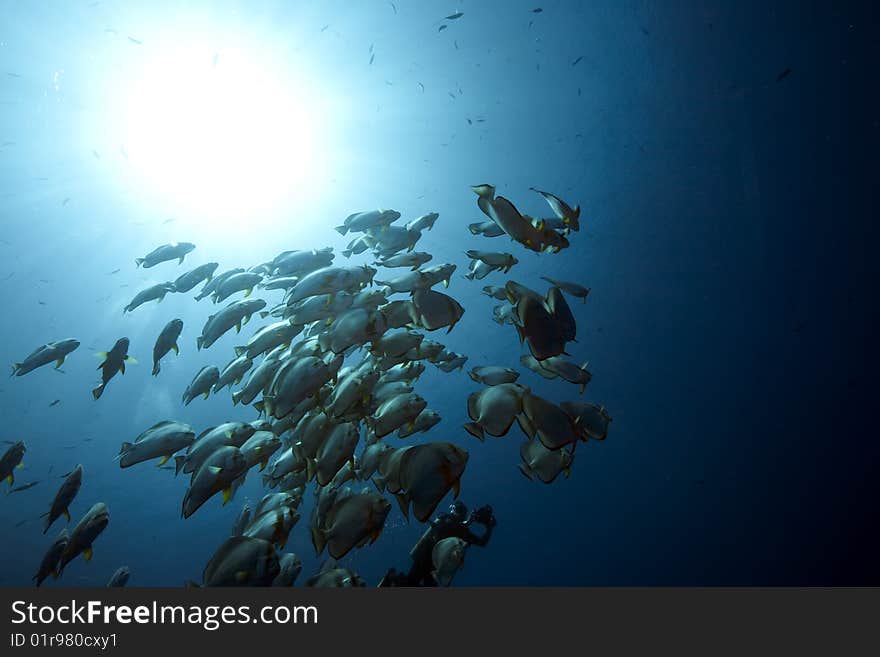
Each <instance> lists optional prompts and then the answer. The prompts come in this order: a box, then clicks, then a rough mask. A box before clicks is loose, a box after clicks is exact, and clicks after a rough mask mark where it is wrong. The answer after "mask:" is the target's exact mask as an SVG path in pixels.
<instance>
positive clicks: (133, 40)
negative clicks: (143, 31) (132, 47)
mask: <svg viewBox="0 0 880 657" xmlns="http://www.w3.org/2000/svg"><path fill="white" fill-rule="evenodd" d="M128 40H129V41H131V42H132V43H136V44H138V45H139V46H141V45H143V43H144V42H143V41H138V40H137V39H135V38H134V37H131V36H130V37H128Z"/></svg>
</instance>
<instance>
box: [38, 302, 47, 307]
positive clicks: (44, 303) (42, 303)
mask: <svg viewBox="0 0 880 657" xmlns="http://www.w3.org/2000/svg"><path fill="white" fill-rule="evenodd" d="M37 303H38V304H40V305H41V306H45V305H46V302H45V301H37Z"/></svg>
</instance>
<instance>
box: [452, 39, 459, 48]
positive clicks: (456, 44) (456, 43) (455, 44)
mask: <svg viewBox="0 0 880 657" xmlns="http://www.w3.org/2000/svg"><path fill="white" fill-rule="evenodd" d="M452 44H453V45H454V46H455V49H456V50H458V41H457V40H456V41H453V42H452Z"/></svg>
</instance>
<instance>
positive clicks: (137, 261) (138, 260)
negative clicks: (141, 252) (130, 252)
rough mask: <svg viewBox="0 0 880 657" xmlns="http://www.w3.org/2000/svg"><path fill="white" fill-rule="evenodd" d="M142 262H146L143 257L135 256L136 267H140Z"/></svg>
mask: <svg viewBox="0 0 880 657" xmlns="http://www.w3.org/2000/svg"><path fill="white" fill-rule="evenodd" d="M142 264H144V259H143V258H135V259H134V265H135V267H140V266H141V265H142Z"/></svg>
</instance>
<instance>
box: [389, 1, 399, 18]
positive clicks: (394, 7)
mask: <svg viewBox="0 0 880 657" xmlns="http://www.w3.org/2000/svg"><path fill="white" fill-rule="evenodd" d="M388 4H389V5H391V8H392V9H393V10H394V13H395V15H396V14H397V7H396V6H395V5H394V3H393V2H389V3H388Z"/></svg>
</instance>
